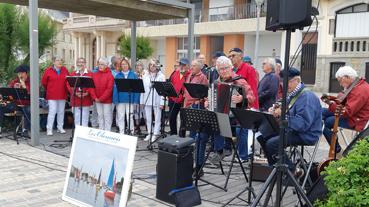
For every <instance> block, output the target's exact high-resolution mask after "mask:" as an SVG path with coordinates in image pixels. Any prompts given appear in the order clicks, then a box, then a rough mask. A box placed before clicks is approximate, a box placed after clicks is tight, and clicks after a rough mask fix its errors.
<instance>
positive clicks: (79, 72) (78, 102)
mask: <svg viewBox="0 0 369 207" xmlns="http://www.w3.org/2000/svg"><path fill="white" fill-rule="evenodd" d="M76 65H77V67H76V68H75V71H73V72H72V73H71V74H70V75H71V76H88V77H91V78H92V73H91V72H90V71H88V69H87V67H86V59H85V58H82V57H80V58H78V59H77V64H76ZM73 87H74V86H73V85H69V83H67V88H68V91H69V93H70V103H71V106H72V107H73V109H72V111H73V114H74V124H75V125H82V126H85V127H87V126H88V118H89V116H90V107H91V106H92V98H91V95H90V93H89V90H91V89H88V88H83V89H81V88H77V89H74V88H73ZM81 110H82V111H81ZM81 112H82V114H81ZM81 116H82V119H81ZM81 120H82V123H80V122H81Z"/></svg>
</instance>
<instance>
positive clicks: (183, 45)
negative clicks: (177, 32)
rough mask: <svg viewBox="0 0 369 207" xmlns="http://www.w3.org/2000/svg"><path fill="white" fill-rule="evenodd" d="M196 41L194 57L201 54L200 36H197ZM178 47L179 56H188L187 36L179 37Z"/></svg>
mask: <svg viewBox="0 0 369 207" xmlns="http://www.w3.org/2000/svg"><path fill="white" fill-rule="evenodd" d="M194 39H195V42H194V50H193V53H194V57H197V56H198V55H199V54H200V37H195V38H194ZM177 44H178V49H177V57H178V59H179V58H182V57H187V49H188V38H187V37H179V38H178V39H177Z"/></svg>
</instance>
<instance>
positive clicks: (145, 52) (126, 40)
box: [119, 35, 154, 59]
mask: <svg viewBox="0 0 369 207" xmlns="http://www.w3.org/2000/svg"><path fill="white" fill-rule="evenodd" d="M119 42H120V54H121V55H123V56H126V57H131V37H130V36H126V35H122V36H121V37H120V38H119ZM136 44H137V48H136V57H137V59H146V58H148V57H150V56H151V55H152V53H153V51H154V49H153V48H152V47H151V45H150V40H149V38H147V37H143V36H139V37H137V38H136Z"/></svg>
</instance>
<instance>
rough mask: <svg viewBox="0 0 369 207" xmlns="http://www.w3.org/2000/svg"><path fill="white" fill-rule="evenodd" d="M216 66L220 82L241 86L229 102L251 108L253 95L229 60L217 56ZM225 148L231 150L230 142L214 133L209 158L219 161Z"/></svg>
mask: <svg viewBox="0 0 369 207" xmlns="http://www.w3.org/2000/svg"><path fill="white" fill-rule="evenodd" d="M216 68H217V71H218V73H219V79H218V81H219V82H220V83H222V82H223V83H230V84H233V85H236V86H240V87H241V88H242V91H240V93H239V94H238V95H232V97H231V102H232V103H234V104H236V107H237V108H251V106H252V105H253V104H254V101H255V96H254V94H253V92H252V90H251V87H250V85H249V84H248V83H247V81H246V80H245V79H244V78H242V77H240V76H238V75H237V74H235V73H234V72H233V66H232V62H231V60H230V59H229V58H227V57H225V56H221V57H219V58H218V59H217V62H216ZM245 103H247V105H245ZM206 104H207V103H206ZM225 143H226V144H225ZM225 150H231V146H230V143H229V142H225V140H224V137H222V136H219V135H216V136H215V140H214V151H215V154H213V155H212V156H211V159H210V160H211V161H212V162H213V163H217V162H219V161H220V160H222V159H223V158H224V156H225V155H226V152H225Z"/></svg>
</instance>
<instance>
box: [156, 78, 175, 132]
mask: <svg viewBox="0 0 369 207" xmlns="http://www.w3.org/2000/svg"><path fill="white" fill-rule="evenodd" d="M152 83H153V87H154V88H155V90H156V92H157V93H158V94H159V96H163V98H164V108H163V111H162V116H161V118H162V120H161V123H162V125H161V129H160V131H161V134H162V135H164V134H166V132H165V125H166V122H165V108H166V103H167V98H168V97H178V94H177V92H176V90H175V89H174V87H173V84H172V83H171V82H160V81H153V82H152ZM170 113H171V111H170ZM170 113H169V116H170ZM164 136H165V135H164Z"/></svg>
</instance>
